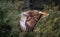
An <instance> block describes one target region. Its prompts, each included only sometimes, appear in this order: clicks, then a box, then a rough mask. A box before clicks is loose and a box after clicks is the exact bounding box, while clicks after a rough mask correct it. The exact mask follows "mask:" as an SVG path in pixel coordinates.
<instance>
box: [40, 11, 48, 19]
mask: <svg viewBox="0 0 60 37" xmlns="http://www.w3.org/2000/svg"><path fill="white" fill-rule="evenodd" d="M39 13H40V14H42V15H41V18H44V17H47V16H48V15H49V14H48V13H46V12H39Z"/></svg>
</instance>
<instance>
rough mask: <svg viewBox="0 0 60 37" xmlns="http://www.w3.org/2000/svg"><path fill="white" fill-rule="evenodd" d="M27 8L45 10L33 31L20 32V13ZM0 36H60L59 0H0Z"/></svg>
mask: <svg viewBox="0 0 60 37" xmlns="http://www.w3.org/2000/svg"><path fill="white" fill-rule="evenodd" d="M29 9H33V10H39V11H45V12H47V13H49V16H48V17H46V18H43V19H40V20H39V22H38V24H37V25H36V27H35V29H34V31H33V32H26V33H24V32H21V30H20V26H19V20H20V13H21V12H22V11H26V10H29ZM0 37H60V0H32V6H30V0H0Z"/></svg>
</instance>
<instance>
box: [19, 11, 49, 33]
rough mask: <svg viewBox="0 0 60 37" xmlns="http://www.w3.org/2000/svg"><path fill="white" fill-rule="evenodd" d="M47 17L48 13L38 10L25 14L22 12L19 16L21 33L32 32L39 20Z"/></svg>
mask: <svg viewBox="0 0 60 37" xmlns="http://www.w3.org/2000/svg"><path fill="white" fill-rule="evenodd" d="M48 15H49V14H48V13H46V12H42V11H38V10H28V11H26V12H22V13H21V15H20V28H21V31H23V32H25V31H33V29H34V27H35V25H36V24H37V23H38V21H39V20H40V18H44V17H46V16H48Z"/></svg>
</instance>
